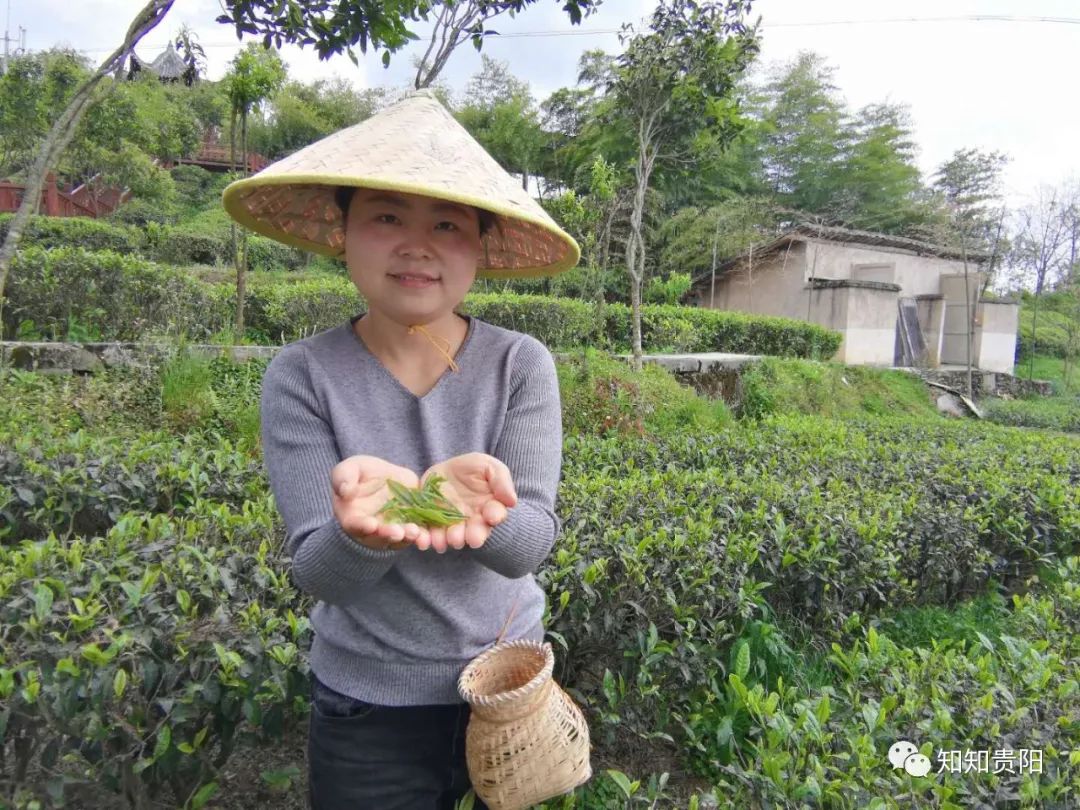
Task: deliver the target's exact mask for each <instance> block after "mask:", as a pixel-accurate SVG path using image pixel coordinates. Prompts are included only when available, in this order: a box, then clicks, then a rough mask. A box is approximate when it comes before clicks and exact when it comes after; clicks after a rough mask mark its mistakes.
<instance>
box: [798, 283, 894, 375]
mask: <svg viewBox="0 0 1080 810" xmlns="http://www.w3.org/2000/svg"><path fill="white" fill-rule="evenodd" d="M808 293H809V296H810V301H811V306H810V318H809V320H810V321H812V322H813V323H817V324H820V325H821V326H824V327H826V328H828V329H835V330H836V331H838V332H840V334H841V335H843V341H842V342H841V344H840V348H839V350H838V351H837V353H836V357H835V358H834V359H835V360H837V361H839V362H842V363H851V364H853V365H875V366H891V365H892V364H893V355H894V352H895V350H896V318H897V295H898V294H897V292H896V291H895V290H877V289H864V288H861V287H848V286H837V287H826V288H817V289H810V290H808Z"/></svg>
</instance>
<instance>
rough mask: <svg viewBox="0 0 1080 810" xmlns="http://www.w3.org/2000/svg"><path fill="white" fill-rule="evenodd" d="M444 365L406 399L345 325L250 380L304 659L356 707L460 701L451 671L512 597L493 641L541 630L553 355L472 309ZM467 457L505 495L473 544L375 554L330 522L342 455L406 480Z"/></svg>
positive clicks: (493, 629) (553, 424)
mask: <svg viewBox="0 0 1080 810" xmlns="http://www.w3.org/2000/svg"><path fill="white" fill-rule="evenodd" d="M357 317H359V316H357ZM354 320H355V319H354ZM454 359H455V361H456V362H457V364H458V365H459V367H460V370H459V371H457V372H454V371H452V370H450V369H447V371H446V372H445V373H444V374H443V376H442V377H440V378H439V381H438V382H437V383H436V385H435V387H434V388H433V389H432V390H431V391H429V392H428V393H427V394H426V395H424V396H423V397H417V396H416V395H415V394H413V393H412V392H411V391H409V390H408V389H407V388H405V387H404V386H403V385H402V384H401V383H399V382H398V381H397V379H396V378H395V377H394V376H393V375H392V374H391V373H390V372H389V371H388V370H387V368H386V367H385V366H384V365H383V364H382V363H381V362H380V361H379V360H378V359H377V358H376V357H375V356H374V355H373V354H371V352H370V351H369V350H368V349H367V347H366V346H365V345H364V343H363V342H362V341H361V340H360V339H359V338H358V337H357V336H356V334H355V333H354V332H353V330H352V325H351V323H346V324H342V325H341V326H339V327H336V328H334V329H330V330H328V331H325V332H321V333H320V334H317V335H314V336H312V337H309V338H306V339H304V340H300V341H297V342H296V343H291V344H289V345H288V346H286V347H285V348H284V349H282V351H281V352H280V353H279V354H278V355H277V356H276V357H275V358H274V360H273V362H271V363H270V366H269V367H268V368H267V370H266V375H265V377H264V379H263V393H262V402H261V414H262V442H263V455H264V458H265V462H266V467H267V471H268V473H269V476H270V486H271V489H272V490H273V493H274V499H275V501H276V503H277V507H278V510H279V511H280V512H281V516H282V518H283V519H284V522H285V529H286V536H287V542H286V546H287V548H286V552H287V554H288V555H289V556H290V557H291V558H292V573H293V578H294V581H295V582H296V584H297V586H298V587H299V588H301V589H302V590H304V591H306V592H307V593H309V594H311V595H312V596H314V597H315V599H316V600H317V602H316V605H315V607H314V609H313V611H312V614H311V621H312V626H313V629H314V632H315V639H314V642H313V644H312V648H311V668H312V671H313V672H314V673H315V674H316V675H317V676H318V678H319V679H320V680H321V681H323V682H324V683H325V684H326V685H327V686H329V687H330V688H331V689H334V690H336V691H338V692H341V693H342V694H346V695H350V696H352V697H354V698H357V699H360V700H366V701H369V702H371V703H379V704H383V705H389V706H411V705H421V704H439V703H457V702H460V697H459V696H458V693H457V678H458V675H459V674H460V673H461V671H462V669H463V668H464V667H465V665H466V664H468V662H469V661H470V660H471V659H472V658H473V657H475V656H476V655H478V654H479V653H480V652H482V651H483V650H485V649H486V648H487V647H489V646H490V645H491V644H492V643H494V641H495V640H496V637H497V636H498V635H499V631H500V629H501V628H502V627H503V625H504V623H505V621H506V619H507V617H508V615H509V614H510V611H511V607H512V606H514V605H515V603H516V609H515V612H514V618H513V621H512V622H511V624H510V626H509V628H508V630H507V632H506V635H505V639H506V640H510V639H517V638H529V639H535V640H540V639H542V638H543V627H542V625H541V619H542V617H543V613H544V594H543V591H542V590H541V589H540V587H539V586H538V585H537V584H536V582H535V580H534V579H533V576H532V574H533V572H534V571H535V570H536V569H537V567H538V566H539V565H540V563H541V562H542V561H543V560H544V558H545V557H546V556H547V555H548V552H549V551H550V550H551V547H552V545H553V544H554V542H555V537H556V536H557V534H558V532H559V528H560V523H559V519H558V517H557V516H556V515H555V511H554V505H555V494H556V490H557V488H558V484H559V475H560V468H561V464H562V416H561V408H560V402H559V388H558V380H557V377H556V374H555V364H554V361H553V360H552V357H551V353H550V352H549V351H548V350H547V348H546V347H545V346H544V345H543V344H542V343H540V342H539V341H538V340H536V339H535V338H533V337H531V336H529V335H524V334H521V333H519V332H514V331H510V330H507V329H503V328H501V327H498V326H495V325H493V324H489V323H486V322H484V321H480V320H477V319H476V318H472V317H470V318H469V325H468V332H467V333H466V336H465V341H464V342H463V343H462V345H461V348H460V349H459V351H458V353H457V355H456V356H455V358H454ZM470 452H482V453H488V454H489V455H492V456H495V457H496V458H498V459H501V460H502V461H503V462H504V463H505V464H506V465H507V466H508V467H509V468H510V472H511V474H512V475H513V481H514V487H515V489H516V491H517V495H518V503H517V505H516V506H514V507H513V508H511V509H510V510H509V512H508V517H507V519H506V520H505V521H504V522H503V523H501V524H500V525H499V526H496V527H495V528H494V529H493V530H492V532H491V535H490V537H489V538H488V540H487V542H486V543H485V544H484V546H483V547H482V548H479V549H470V548H468V547H466V548H464V549H461V550H456V549H448V550H447V551H446V553H445V554H438V553H436V552H434V551H431V550H428V551H419V550H417V549H416V548H415V547H408V548H406V549H404V550H402V551H377V550H374V549H369V548H367V547H366V546H363V545H361V544H360V543H358V542H356V541H355V540H353V539H352V538H350V537H349V536H348V535H347V534H345V532H344V531H343V530H342V528H341V526H340V525H339V524H338V522H337V519H336V518H335V517H334V513H333V508H332V505H331V499H330V492H331V490H330V471H331V469H332V468H333V467H334V466H335V465H336V464H337V463H338V462H339V461H341V460H343V459H345V458H348V457H349V456H353V455H372V456H378V457H379V458H383V459H385V460H387V461H389V462H391V463H393V464H398V465H400V466H402V467H407V468H408V469H411V470H412V471H413V472H415V473H416V474H417V475H418V476H419V475H422V474H423V473H424V472H425V471H426V470H427V469H428V467H430V466H431V465H432V464H436V463H438V462H441V461H445V460H446V459H449V458H452V457H454V456H457V455H461V454H463V453H470Z"/></svg>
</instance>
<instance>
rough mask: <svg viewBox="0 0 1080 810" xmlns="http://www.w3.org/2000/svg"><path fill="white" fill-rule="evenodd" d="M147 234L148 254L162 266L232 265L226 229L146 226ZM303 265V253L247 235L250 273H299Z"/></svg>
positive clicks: (272, 241)
mask: <svg viewBox="0 0 1080 810" xmlns="http://www.w3.org/2000/svg"><path fill="white" fill-rule="evenodd" d="M147 234H148V240H149V242H150V245H151V247H150V248H149V253H150V255H151V256H152V257H153V258H155V259H157V260H158V261H160V262H163V263H165V264H177V265H188V264H212V265H227V266H231V265H232V263H233V259H232V255H231V244H232V243H231V239H230V235H229V232H228V231H227V230H217V229H203V228H195V227H191V226H177V227H170V226H155V225H149V226H148V227H147ZM303 263H304V254H303V252H301V251H299V250H294V249H293V248H290V247H288V246H286V245H283V244H281V243H280V242H275V241H274V240H272V239H267V238H266V237H264V236H257V235H255V234H248V269H249V270H252V271H256V272H258V271H265V270H298V269H299V268H300V267H301V266H303Z"/></svg>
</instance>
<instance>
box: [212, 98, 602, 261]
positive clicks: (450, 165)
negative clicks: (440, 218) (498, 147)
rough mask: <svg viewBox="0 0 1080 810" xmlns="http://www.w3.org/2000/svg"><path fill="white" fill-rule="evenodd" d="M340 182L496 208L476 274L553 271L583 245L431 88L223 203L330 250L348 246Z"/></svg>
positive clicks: (281, 235) (283, 236) (267, 227)
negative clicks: (336, 194) (338, 190)
mask: <svg viewBox="0 0 1080 810" xmlns="http://www.w3.org/2000/svg"><path fill="white" fill-rule="evenodd" d="M339 186H357V187H363V188H372V189H379V190H382V191H400V192H404V193H409V194H420V195H424V196H427V197H435V198H438V199H442V200H448V201H450V202H456V203H461V204H463V205H472V206H475V207H477V208H482V209H485V210H487V211H490V212H492V213H493V214H495V215H496V217H495V226H494V227H493V228H491V229H490V230H489V231H488V232H487V234H485V236H484V239H483V244H484V250H483V254H482V255H481V259H480V263H479V265H478V266H477V276H479V277H482V278H483V277H487V278H525V277H537V276H551V275H556V274H558V273H561V272H563V271H565V270H569V269H570V268H571V267H573V266H574V265H576V264H577V262H578V259H579V258H580V257H581V251H580V249H579V248H578V244H577V242H575V241H574V239H573V238H572V237H571V236H569V235H568V234H567V233H565V232H564V231H563V230H562V229H561V228H560V227H559V226H558V225H557V224H556V223H555V220H553V219H552V218H551V217H550V216H548V214H547V212H546V211H544V209H543V208H541V207H540V205H539V204H537V203H536V202H535V201H534V200H533V199H532V197H530V196H529V194H528V192H526V191H525V190H524V189H522V188H521V183H520V182H518V181H517V180H515V179H514V178H513V177H512V176H511V175H510V174H508V173H507V172H506V171H505V170H504V169H503V168H502V167H501V166H500V165H499V164H498V163H496V162H495V159H494V158H492V157H491V155H489V154H488V153H487V152H486V151H484V148H483V147H482V146H481V145H480V144H479V143H477V142H476V140H475V139H474V138H473V137H472V136H471V135H470V134H469V133H468V131H466V130H465V128H464V127H462V126H461V125H460V124H459V123H458V122H457V121H456V120H455V119H454V117H453V116H452V115H451V114H450V113H449V112H448V111H447V109H446V108H445V107H444V106H443V105H442V104H441V103H440V102H439V100H438V99H437V98H436V97H435V95H434V94H433V93H432V92H431V91H430V90H419V91H416V92H414V93H412V94H411V95H409V96H408V97H407V98H406V99H405V100H404V101H401V102H399V103H397V104H395V105H393V106H391V107H388V108H386V109H385V110H383V111H382V112H380V113H378V114H376V115H374V116H372V117H371V118H369V119H367V120H366V121H362V122H361V123H359V124H356V125H355V126H351V127H348V128H346V129H343V130H340V131H338V132H335V133H334V134H333V135H328V136H327V137H325V138H323V139H322V140H320V141H316V142H315V143H313V144H311V145H310V146H306V147H304V148H303V149H301V150H299V151H297V152H294V153H293V154H291V155H289V156H288V157H285V158H282V159H281V160H279V161H277V162H276V163H272V164H271V165H269V166H267V167H266V168H265V169H263V170H262V171H261V172H259V173H258V174H256V175H253V176H252V177H248V178H245V179H243V180H237V181H236V182H235V183H232V184H230V185H229V186H228V188H226V189H225V193H224V195H223V201H224V204H225V210H226V211H228V213H229V215H230V216H232V217H233V218H234V219H235V220H236V221H237V222H239V223H240V224H242V225H244V226H245V227H248V228H250V229H251V230H253V231H256V232H258V233H261V234H263V235H264V236H269V237H270V238H271V239H275V240H277V241H279V242H284V243H285V244H287V245H292V246H293V247H298V248H303V249H304V250H310V251H313V252H315V253H321V254H324V255H326V256H340V255H342V254H343V253H344V251H345V223H344V221H343V219H342V216H341V209H340V208H338V205H337V203H336V202H335V200H334V190H335V189H336V188H337V187H339Z"/></svg>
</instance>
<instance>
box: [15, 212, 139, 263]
mask: <svg viewBox="0 0 1080 810" xmlns="http://www.w3.org/2000/svg"><path fill="white" fill-rule="evenodd" d="M13 217H14V214H0V242H2V241H3V240H4V239H5V238H6V237H7V232H8V227H9V226H10V223H11V220H12V218H13ZM144 242H145V237H144V235H143V233H142V231H141V230H140V229H138V228H133V227H130V226H127V225H120V224H116V223H112V222H108V221H105V220H100V219H89V218H88V217H46V216H32V217H30V221H29V222H28V223H27V226H26V228H25V230H23V234H22V240H21V241H20V242H19V248H20V249H24V248H27V247H31V246H34V247H39V248H59V247H74V248H82V249H84V250H112V251H116V252H117V253H125V254H133V253H139V252H140V251H141V250H142V249H143V247H144Z"/></svg>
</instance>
